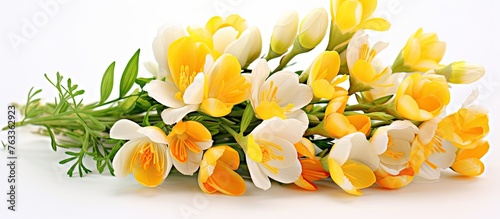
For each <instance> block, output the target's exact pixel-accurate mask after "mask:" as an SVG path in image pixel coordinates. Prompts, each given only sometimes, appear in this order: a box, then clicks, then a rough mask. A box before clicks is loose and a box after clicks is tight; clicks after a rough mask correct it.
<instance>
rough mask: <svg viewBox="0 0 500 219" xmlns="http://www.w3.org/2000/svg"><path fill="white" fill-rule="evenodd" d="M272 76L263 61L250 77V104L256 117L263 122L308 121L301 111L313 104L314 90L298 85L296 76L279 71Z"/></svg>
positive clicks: (260, 61) (262, 60)
mask: <svg viewBox="0 0 500 219" xmlns="http://www.w3.org/2000/svg"><path fill="white" fill-rule="evenodd" d="M270 72H271V70H270V69H269V67H268V65H267V62H266V61H265V60H264V59H261V60H259V62H258V63H257V66H256V67H255V68H254V69H253V70H252V74H250V76H249V78H250V80H251V81H252V93H251V96H250V103H251V104H252V107H253V109H254V111H255V113H256V115H257V117H258V118H260V119H262V120H266V119H270V118H273V117H275V116H277V117H280V118H282V119H286V118H297V117H304V116H305V117H307V116H306V115H305V113H304V112H303V111H302V110H301V108H302V107H304V106H306V105H307V104H309V103H310V102H311V100H312V91H311V88H309V87H308V86H307V85H305V84H301V83H299V77H298V76H297V74H295V73H293V72H289V71H279V72H277V73H274V74H272V75H271V76H269V75H270ZM306 120H307V118H306ZM305 123H307V124H308V121H305ZM307 124H306V125H305V126H306V127H307Z"/></svg>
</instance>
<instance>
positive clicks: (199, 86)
mask: <svg viewBox="0 0 500 219" xmlns="http://www.w3.org/2000/svg"><path fill="white" fill-rule="evenodd" d="M204 91H205V74H204V73H198V74H197V75H196V76H195V77H194V80H193V83H191V84H190V85H189V86H188V87H187V89H186V91H185V92H184V96H183V99H184V103H186V104H200V103H201V101H203V95H204Z"/></svg>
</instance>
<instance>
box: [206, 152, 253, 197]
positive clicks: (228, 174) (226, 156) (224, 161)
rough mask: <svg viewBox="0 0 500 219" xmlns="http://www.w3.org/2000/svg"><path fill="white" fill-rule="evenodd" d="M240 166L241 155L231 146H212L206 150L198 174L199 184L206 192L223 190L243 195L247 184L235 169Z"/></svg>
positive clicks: (223, 191)
mask: <svg viewBox="0 0 500 219" xmlns="http://www.w3.org/2000/svg"><path fill="white" fill-rule="evenodd" d="M239 166H240V156H239V154H238V152H237V151H236V150H234V149H233V148H231V147H229V146H217V147H212V148H210V149H208V150H207V151H205V154H204V155H203V160H202V161H201V165H200V171H199V174H198V185H199V186H200V188H201V190H203V191H204V192H206V193H214V192H216V191H219V192H222V193H224V194H226V195H242V194H243V193H245V190H246V184H245V181H244V180H243V178H241V176H240V175H238V174H237V173H236V172H234V171H235V170H237V169H238V167H239Z"/></svg>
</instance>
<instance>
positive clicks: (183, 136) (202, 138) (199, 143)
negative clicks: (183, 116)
mask: <svg viewBox="0 0 500 219" xmlns="http://www.w3.org/2000/svg"><path fill="white" fill-rule="evenodd" d="M166 140H167V142H168V145H169V146H170V155H171V156H172V157H173V158H174V159H172V161H173V163H174V166H175V168H176V169H177V170H178V171H179V172H181V173H182V174H184V175H193V173H194V172H196V170H198V167H199V166H200V162H201V157H202V151H203V150H206V149H208V148H210V147H211V146H212V143H213V141H212V135H211V134H210V132H209V131H208V129H207V128H205V126H203V125H202V124H201V123H199V122H196V121H185V122H184V121H182V120H181V121H179V123H177V124H176V125H175V126H174V127H173V128H172V131H171V132H170V133H169V134H168V136H167V138H166Z"/></svg>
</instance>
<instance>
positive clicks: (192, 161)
mask: <svg viewBox="0 0 500 219" xmlns="http://www.w3.org/2000/svg"><path fill="white" fill-rule="evenodd" d="M186 152H187V157H188V160H187V162H185V163H181V162H179V161H177V160H176V159H172V162H173V163H174V166H175V169H177V170H178V171H179V172H180V173H182V174H184V175H188V176H192V175H193V174H194V173H195V172H196V171H197V170H198V168H199V167H200V163H201V157H202V155H203V153H195V152H192V151H191V150H186ZM170 155H172V151H170ZM172 156H173V155H172Z"/></svg>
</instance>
